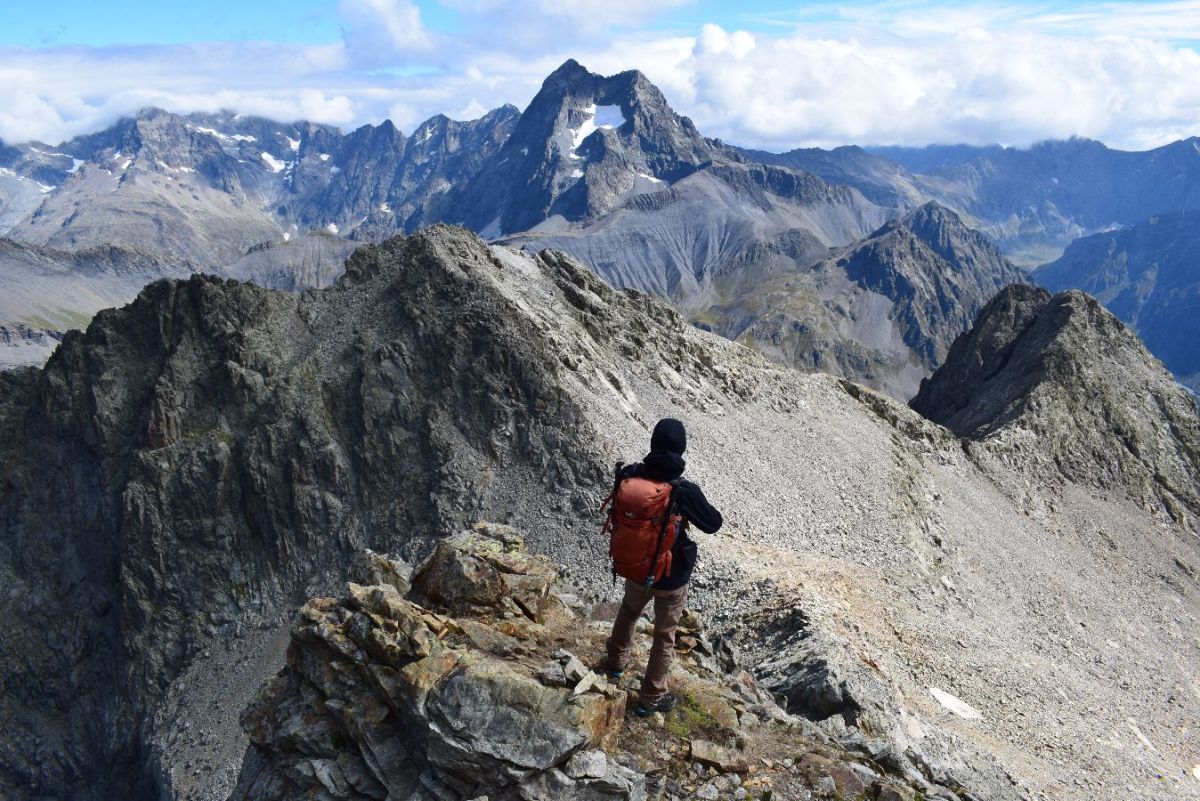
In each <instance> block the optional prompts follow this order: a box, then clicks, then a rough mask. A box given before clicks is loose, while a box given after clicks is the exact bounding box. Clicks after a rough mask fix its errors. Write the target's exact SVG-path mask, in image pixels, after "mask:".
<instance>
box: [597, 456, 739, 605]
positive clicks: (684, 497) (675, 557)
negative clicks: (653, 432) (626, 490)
mask: <svg viewBox="0 0 1200 801" xmlns="http://www.w3.org/2000/svg"><path fill="white" fill-rule="evenodd" d="M684 465H685V462H684V461H683V457H682V456H680V455H679V454H676V453H669V452H665V451H651V452H650V453H649V454H647V455H646V458H645V459H643V460H642V461H640V462H638V463H637V464H630V465H625V466H624V467H622V468H621V471H620V472H619V473H618V474H617V479H618V480H620V479H625V478H633V477H634V476H642V477H644V478H648V479H650V480H651V481H674V480H676V479H678V478H680V476H682V475H683V468H684ZM672 500H673V501H674V504H675V512H676V513H677V514H679V515H682V516H683V519H684V520H686V521H687V522H688V523H691V524H692V525H693V526H695V527H696V528H698V529H700V530H701V531H703V532H705V533H706V534H714V533H716V531H717V529H719V528H721V524H722V523H723V522H724V521H723V520H722V518H721V513H720V512H718V511H717V510H716V508H714V507H713V505H712V504H711V503H709V502H708V499H707V498H705V497H704V492H703V491H701V489H700V487H699V486H697V485H696V484H694V483H693V482H691V481H687V480H682V481H680V482H679V483H678V484H677V485H676V487H675V491H674V493H673V495H672ZM695 567H696V543H695V542H693V541H692V539H691V538H690V537H688V535H687V526H682V527H681V530H680V532H679V536H677V537H676V538H675V547H674V548H672V550H671V573H670V575H667V576H664V577H663V579H662V581H660V582H659V583H658V584H655V585H654V587H655V589H659V590H677V589H679V588H680V587H682V586H683V585H684V584H687V583H688V580H689V579H691V577H692V570H693V569H694V568H695Z"/></svg>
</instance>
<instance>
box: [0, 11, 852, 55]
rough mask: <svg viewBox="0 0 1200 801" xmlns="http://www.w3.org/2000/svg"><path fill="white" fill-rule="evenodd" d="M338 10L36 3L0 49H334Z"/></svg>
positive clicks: (661, 20) (766, 23)
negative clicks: (256, 45)
mask: <svg viewBox="0 0 1200 801" xmlns="http://www.w3.org/2000/svg"><path fill="white" fill-rule="evenodd" d="M416 5H417V7H418V8H420V10H421V17H422V20H423V21H424V23H425V25H426V27H428V28H429V29H430V30H434V31H439V32H444V33H452V32H454V31H457V30H462V29H464V28H465V27H468V26H469V21H468V20H466V19H464V17H466V16H468V15H465V14H463V13H462V12H461V11H458V10H456V9H454V8H452V7H448V6H447V5H444V4H442V3H438V2H431V1H426V2H418V3H416ZM854 5H864V4H861V3H840V4H838V5H836V6H835V5H833V4H800V3H795V2H755V3H729V2H716V0H697V2H691V3H686V4H682V5H679V6H677V7H675V8H673V9H669V10H668V11H667V12H666V13H664V14H663V15H662V16H658V17H655V18H653V19H651V20H649V21H647V22H646V23H645V25H644V26H643V27H644V29H646V30H658V31H663V32H669V31H672V30H675V31H687V30H694V29H697V28H699V27H700V26H701V25H703V24H704V23H714V24H717V25H720V26H722V27H724V28H727V29H734V28H742V29H746V30H770V29H772V28H777V27H779V26H781V25H782V26H790V25H793V24H795V23H796V22H799V21H801V20H804V21H808V22H816V21H832V20H835V19H837V18H838V17H839V12H838V7H839V6H843V7H848V6H854ZM341 25H342V22H341V18H340V17H339V15H338V3H337V2H336V0H335V1H334V2H329V1H328V0H326V1H324V2H322V1H319V0H295V1H294V2H292V1H287V2H285V0H259V1H257V2H246V0H240V1H239V0H207V1H206V2H191V3H163V2H161V1H159V2H153V1H152V0H138V2H120V3H111V4H110V3H96V2H93V1H92V0H58V1H57V2H55V3H54V4H53V13H47V11H46V7H45V6H41V5H39V4H36V3H22V4H19V5H17V4H14V7H13V8H10V9H5V12H4V26H3V29H0V44H16V45H25V46H29V47H45V46H48V45H72V44H73V45H92V46H105V45H129V44H177V43H182V42H196V41H213V40H221V41H274V42H286V43H291V44H310V45H312V44H322V43H327V42H335V41H337V40H338V39H339V37H340V36H341Z"/></svg>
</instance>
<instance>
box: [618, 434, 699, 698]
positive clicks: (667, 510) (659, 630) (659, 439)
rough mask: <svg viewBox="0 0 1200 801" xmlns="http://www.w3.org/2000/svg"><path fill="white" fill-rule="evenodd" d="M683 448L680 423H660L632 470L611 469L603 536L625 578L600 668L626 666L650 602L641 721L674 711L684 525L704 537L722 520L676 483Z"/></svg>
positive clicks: (694, 491)
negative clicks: (671, 684) (671, 677)
mask: <svg viewBox="0 0 1200 801" xmlns="http://www.w3.org/2000/svg"><path fill="white" fill-rule="evenodd" d="M686 449H687V431H686V430H685V429H684V427H683V423H681V422H679V421H678V420H674V419H671V418H664V419H662V420H659V421H658V423H657V424H656V425H655V426H654V433H653V434H652V435H651V437H650V453H648V454H646V457H645V458H644V459H642V461H641V462H638V463H637V464H632V465H622V464H620V463H618V464H617V472H616V479H615V481H614V486H613V491H612V494H611V495H609V497H608V500H606V501H605V505H606V506H609V505H610V504H611V506H609V512H608V519H607V522H606V523H605V525H604V530H605V531H606V532H608V533H609V534H610V535H611V540H610V545H609V555H610V556H612V558H613V573H614V576H615V575H620V576H623V577H624V578H625V597H624V598H623V599H622V601H621V609H620V611H619V612H617V619H616V620H615V621H613V628H612V634H611V635H610V636H609V638H608V658H607V662H606V664H605V669H606V670H607V672H608V675H609V676H610V677H611V678H613V679H619V678H620V677H621V675H622V674H623V673H624V671H625V667H626V664H627V663H628V661H629V652H630V650H631V649H632V647H633V632H634V627H635V626H636V625H637V619H638V616H639V615H641V613H642V610H643V609H645V608H646V604H648V603H649V602H650V599H651V598H653V599H654V645H653V646H652V647H651V649H650V661H649V663H648V664H647V665H646V675H645V678H644V679H643V680H642V688H641V692H640V693H639V694H638V705H637V710H636V711H637V714H638V715H639V716H640V717H647V716H649V715H652V714H654V713H655V712H668V711H670V710H672V709H674V708H675V704H676V698H675V696H674V695H672V694H671V693H669V692H667V673H668V672H669V671H670V668H671V660H672V658H673V657H674V655H675V630H676V628H678V626H679V618H680V616H681V615H682V614H683V606H684V603H685V602H686V601H687V583H688V579H690V578H691V577H692V568H694V567H695V566H696V543H694V542H693V541H692V540H691V539H689V538H688V535H687V528H688V524H689V523H690V524H692V525H695V526H696V528H698V529H700V530H701V531H704V532H706V533H708V534H712V533H715V532H716V531H717V529H719V528H720V527H721V523H722V520H721V513H720V512H718V511H717V510H716V509H714V508H713V506H712V504H710V503H709V502H708V499H706V498H705V497H704V493H703V492H701V491H700V487H698V486H696V485H695V484H693V483H692V482H690V481H685V480H683V479H682V478H681V476H682V475H683V468H684V466H685V464H686V463H685V462H684V460H683V452H684V451H685V450H686Z"/></svg>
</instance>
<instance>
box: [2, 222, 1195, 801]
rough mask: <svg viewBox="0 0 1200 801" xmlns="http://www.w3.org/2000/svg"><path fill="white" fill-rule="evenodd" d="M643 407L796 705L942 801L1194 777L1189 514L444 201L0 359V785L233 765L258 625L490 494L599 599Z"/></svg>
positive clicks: (430, 536) (153, 784) (148, 792)
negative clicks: (822, 364)
mask: <svg viewBox="0 0 1200 801" xmlns="http://www.w3.org/2000/svg"><path fill="white" fill-rule="evenodd" d="M668 415H669V416H675V417H679V418H681V419H684V420H685V421H686V422H687V424H688V428H689V443H690V448H689V453H688V458H689V467H688V475H689V476H690V477H692V478H693V479H694V480H696V481H698V482H699V483H700V484H701V485H702V486H704V488H705V491H706V493H707V494H708V495H709V497H710V498H712V499H713V500H714V502H716V503H717V504H718V506H719V507H721V508H722V510H723V511H725V512H726V521H727V522H726V527H725V528H724V529H723V530H722V532H721V533H719V534H718V535H715V536H706V535H699V534H698V535H697V536H696V539H697V540H698V542H699V546H700V552H701V555H702V562H701V566H700V568H699V572H698V573H697V575H696V578H695V581H694V582H693V587H692V591H693V604H694V606H695V607H696V608H698V609H700V610H702V611H703V612H704V616H705V618H706V619H707V620H708V621H709V631H710V632H712V633H713V634H724V635H726V636H727V637H728V638H730V639H731V640H732V641H734V642H736V644H737V645H738V646H739V647H740V648H741V649H743V650H744V651H745V652H746V653H747V660H746V663H745V664H747V665H751V666H754V673H755V677H756V680H757V681H759V682H760V683H761V685H762V686H763V687H765V688H767V689H768V690H770V691H771V692H773V693H779V694H782V695H785V696H786V697H787V698H788V701H787V705H788V711H789V713H790V714H795V715H799V716H803V717H805V718H807V719H809V720H810V722H811V723H812V724H813V725H814V726H815V727H816V728H817V729H819V730H820V731H821V732H822V733H823V734H824V735H825V736H827V737H830V738H833V739H835V740H837V741H838V742H839V743H843V744H844V745H846V747H849V748H852V749H856V750H855V753H859V754H862V755H864V756H867V757H869V758H870V759H872V760H874V761H875V762H876V763H878V764H880V765H883V764H884V763H885V762H887V761H889V760H891V761H892V762H893V763H894V764H895V765H899V766H901V768H900V769H893V770H895V771H897V772H898V773H899V775H907V773H906V772H905V771H906V770H913V771H916V773H917V774H919V775H921V776H923V777H925V779H926V780H927V781H936V782H937V783H939V784H941V785H943V786H944V787H949V788H952V789H953V791H954V793H955V794H956V795H958V796H959V797H963V796H964V795H965V794H970V795H973V796H976V797H986V798H997V799H1009V798H1014V799H1015V798H1023V797H1033V798H1037V797H1050V796H1056V797H1062V798H1080V799H1082V798H1094V797H1106V796H1108V797H1111V796H1116V797H1130V796H1136V795H1137V794H1138V793H1142V794H1147V795H1152V794H1154V793H1156V792H1161V791H1162V788H1163V787H1167V788H1168V790H1169V793H1170V794H1171V795H1173V796H1174V797H1180V798H1187V797H1189V796H1194V795H1196V787H1195V785H1194V784H1192V783H1191V782H1193V781H1194V779H1193V778H1192V777H1191V774H1190V772H1189V771H1190V770H1191V767H1192V766H1193V765H1194V761H1193V757H1192V754H1191V752H1190V751H1189V748H1188V745H1187V742H1186V739H1185V736H1184V735H1182V734H1181V732H1182V731H1184V729H1185V728H1186V727H1187V726H1189V725H1190V721H1192V720H1194V719H1195V717H1196V714H1197V711H1196V707H1195V703H1194V701H1193V700H1192V698H1193V696H1192V695H1190V694H1189V692H1190V691H1189V689H1188V688H1189V686H1190V685H1189V684H1188V682H1189V681H1190V680H1191V677H1190V673H1188V671H1187V670H1186V666H1188V665H1191V664H1195V662H1196V660H1197V659H1198V658H1200V653H1197V650H1196V644H1195V642H1194V640H1193V639H1190V638H1189V635H1188V633H1189V632H1190V631H1192V630H1194V627H1195V625H1196V624H1197V621H1198V619H1200V611H1198V610H1200V598H1198V596H1197V593H1198V592H1200V591H1198V589H1197V586H1196V582H1195V570H1196V567H1195V566H1196V565H1197V564H1200V556H1198V554H1197V546H1196V542H1195V537H1194V535H1193V534H1191V533H1190V532H1189V531H1188V530H1187V528H1186V527H1184V526H1183V525H1181V524H1177V523H1174V522H1172V521H1171V520H1170V519H1168V518H1167V517H1165V516H1162V515H1159V516H1154V515H1150V514H1147V513H1146V511H1145V510H1143V509H1142V508H1141V506H1140V505H1138V504H1135V503H1131V502H1130V500H1129V493H1128V491H1126V490H1125V489H1124V488H1123V487H1121V486H1119V485H1112V486H1097V485H1094V484H1090V483H1074V482H1071V481H1060V482H1055V483H1049V484H1042V483H1039V482H1034V481H1033V480H1032V472H1031V471H1029V470H1028V469H1027V465H1026V463H1025V462H1022V461H1020V460H1019V459H1014V460H1013V461H1012V462H1011V463H1010V464H1006V463H1005V462H1004V461H1003V460H999V459H990V458H989V457H988V453H987V451H985V450H982V449H976V448H974V447H968V448H967V449H966V450H964V448H963V446H962V444H961V441H960V440H959V439H958V438H956V437H955V436H954V435H953V434H951V433H950V432H949V431H947V430H946V429H945V428H943V427H941V426H938V425H936V424H934V423H931V422H929V421H927V420H924V419H923V418H921V417H920V416H919V415H917V414H916V413H914V412H913V411H912V410H910V409H907V408H906V407H904V406H902V405H899V404H896V403H894V402H892V401H889V400H888V399H887V398H886V397H884V396H881V395H877V394H876V393H874V392H872V391H871V390H869V389H866V388H863V387H861V386H858V385H855V384H852V383H850V382H845V381H839V380H836V379H833V378H830V377H828V376H822V375H810V374H802V373H799V372H797V371H795V370H790V369H786V368H783V367H780V366H778V365H773V364H771V363H769V362H767V361H765V360H764V359H763V358H761V357H760V356H759V355H757V354H755V353H753V352H751V351H749V350H747V349H745V348H742V347H740V346H738V345H735V344H733V343H730V342H728V341H726V340H722V339H721V338H719V337H717V336H715V335H712V334H709V333H705V332H702V331H698V330H695V329H694V328H692V327H691V326H689V325H688V324H687V323H686V321H685V320H684V319H683V318H682V317H681V316H680V315H679V314H678V313H677V312H675V311H673V310H672V309H671V307H670V306H668V305H667V304H665V303H663V302H661V301H658V300H655V299H653V298H651V297H647V296H646V295H644V294H642V293H639V292H636V291H630V290H625V291H619V290H614V289H612V288H611V287H609V286H608V285H606V284H605V283H604V282H603V281H602V280H601V279H599V278H598V277H597V276H596V275H594V274H593V273H591V272H589V271H588V270H587V269H586V268H584V267H582V266H581V265H579V264H578V263H577V262H575V261H574V260H573V259H571V258H569V257H567V256H565V255H563V254H561V253H555V252H542V253H538V254H527V253H519V252H515V251H512V250H509V249H506V248H503V247H498V246H492V247H489V246H488V245H487V244H485V243H484V242H482V241H480V240H479V239H478V238H477V237H475V236H473V235H471V234H469V233H468V232H465V231H462V230H459V229H454V228H450V227H445V226H441V227H435V228H433V229H430V230H428V231H425V232H422V233H420V234H417V235H414V236H412V237H407V238H399V239H395V240H390V241H388V242H386V243H384V244H382V245H378V246H366V247H364V248H363V249H361V250H360V251H358V252H357V253H356V254H355V255H354V256H353V257H352V258H351V259H350V263H349V267H348V269H347V274H346V277H344V278H343V279H342V280H341V281H340V282H339V283H338V284H337V285H335V286H334V287H331V288H329V289H325V290H315V291H312V292H307V293H304V294H303V295H302V296H300V297H297V296H294V295H288V294H284V293H280V292H272V291H268V290H264V289H261V288H258V287H255V286H252V285H248V284H241V283H236V282H230V281H226V280H220V279H216V278H212V277H193V278H190V279H188V280H187V281H182V282H159V283H156V284H153V285H151V286H150V287H149V288H147V289H146V290H145V291H144V292H143V293H142V294H141V296H140V297H139V298H138V299H137V300H136V301H135V302H134V303H132V304H130V305H129V306H128V307H126V308H123V309H116V310H109V311H104V312H101V313H100V314H99V315H97V316H96V318H95V319H94V320H93V321H92V323H91V325H90V326H89V328H88V331H87V332H84V333H72V334H68V335H67V336H66V337H65V338H64V342H63V345H62V346H61V347H60V349H59V351H58V352H57V354H56V355H55V356H54V357H53V358H52V359H51V361H50V362H49V364H48V365H47V366H46V368H45V369H44V370H41V371H37V370H28V369H27V370H20V371H15V372H8V373H5V374H3V375H0V477H2V479H0V481H2V482H3V483H2V484H0V584H2V585H3V586H5V587H7V588H10V589H9V590H8V592H7V593H6V594H5V595H4V596H3V597H0V611H2V612H3V614H4V615H5V619H6V620H7V621H9V624H8V625H6V626H5V627H4V628H3V629H0V655H6V656H3V657H2V658H3V666H2V668H3V675H4V676H5V679H6V693H7V695H6V703H5V704H4V705H3V706H2V707H0V731H2V732H3V735H2V736H3V745H4V747H3V749H0V787H3V791H4V792H5V794H6V795H9V796H12V797H16V798H24V797H36V796H38V795H39V794H40V795H43V796H44V795H58V796H69V797H75V798H85V799H86V798H102V797H108V796H113V795H117V796H120V797H130V798H141V797H147V798H149V797H155V798H157V797H162V796H164V795H166V796H174V797H176V798H179V799H184V798H188V799H191V798H196V799H199V798H209V797H212V796H211V795H205V792H206V791H207V792H210V793H211V792H213V788H218V789H221V788H223V789H224V790H228V789H230V788H232V786H233V783H234V782H235V780H236V777H237V775H238V773H239V771H240V770H241V768H242V755H243V752H244V746H245V742H246V741H245V739H244V735H242V734H240V733H239V732H238V729H237V725H236V719H237V716H238V714H239V713H240V712H241V711H242V709H243V706H244V704H243V699H246V700H248V699H249V698H250V697H251V696H252V695H253V692H254V691H255V690H256V689H257V687H258V686H259V684H260V683H261V681H262V678H263V676H264V675H265V674H266V673H267V672H269V671H272V670H274V669H277V668H278V666H279V664H280V662H278V661H275V660H276V659H280V660H282V658H283V655H282V653H281V650H282V648H283V645H284V643H285V641H286V633H284V632H281V631H280V622H281V619H282V618H283V617H285V616H286V615H288V614H289V612H290V610H292V609H294V608H296V607H297V606H299V605H301V604H302V603H304V602H305V600H306V599H310V598H312V597H314V596H338V595H341V591H340V590H338V587H339V586H340V585H341V582H342V581H343V580H344V576H345V575H346V570H347V568H348V566H349V565H351V564H352V563H353V562H354V561H355V559H356V558H357V556H358V555H359V554H360V553H361V551H362V549H363V548H371V549H373V550H376V551H380V552H382V551H388V552H393V553H398V554H400V555H401V556H403V557H405V558H406V559H408V560H409V561H412V562H416V561H418V560H419V559H420V558H421V557H423V556H424V555H426V554H428V553H430V552H431V551H433V550H434V548H433V544H434V542H435V541H436V540H437V538H439V537H441V536H444V535H446V534H450V533H453V532H455V531H459V530H461V529H462V528H463V527H464V526H465V525H468V524H470V523H472V522H474V521H476V520H480V519H487V520H498V521H501V522H503V523H507V524H510V525H513V526H515V527H517V528H519V529H520V530H522V531H523V532H525V534H526V537H527V539H528V541H529V543H530V546H531V548H532V549H534V550H535V551H537V552H540V553H544V554H546V555H547V556H548V557H549V558H550V559H552V560H553V561H554V562H555V563H557V564H559V565H561V566H562V567H563V571H562V572H563V573H564V575H565V578H566V580H567V581H568V582H569V583H570V584H571V585H574V586H576V587H579V588H582V589H581V590H578V592H582V593H585V594H590V595H591V596H592V597H589V598H586V599H585V600H586V601H587V602H589V603H595V602H604V601H606V600H609V598H608V597H606V596H608V594H609V590H608V587H609V586H610V585H609V584H608V581H609V579H608V576H607V574H606V570H605V564H604V559H603V556H602V554H601V553H600V551H601V550H602V549H601V548H600V547H599V545H598V543H597V542H596V541H595V531H596V525H598V523H597V524H596V525H594V524H593V523H592V522H590V521H592V520H594V513H595V512H594V510H595V506H596V504H597V502H598V499H599V498H600V497H601V496H602V495H603V494H604V490H605V487H606V485H607V483H608V481H609V475H610V474H609V471H610V470H611V465H612V463H613V462H614V461H615V460H617V459H623V460H625V461H629V460H630V459H632V458H636V457H637V455H639V454H640V453H641V452H642V451H643V449H644V448H645V443H646V438H647V435H648V431H649V429H650V427H651V426H652V425H653V423H654V421H655V420H657V419H658V418H659V417H662V416H668ZM1147 419H1148V420H1153V418H1149V417H1148V418H1147ZM1158 436H1161V437H1163V438H1168V437H1172V436H1174V434H1173V433H1172V431H1171V427H1170V425H1169V424H1168V423H1167V422H1166V421H1165V420H1164V421H1163V423H1162V424H1161V425H1160V426H1159V428H1158ZM1064 564H1069V565H1072V566H1073V568H1074V569H1073V570H1069V571H1068V570H1063V569H1061V565H1064ZM357 583H361V582H357ZM370 583H372V584H377V583H379V582H378V581H376V580H372V581H371V582H370ZM510 611H511V610H510ZM339 614H340V613H339ZM464 614H466V613H464ZM713 642H715V637H714V639H713ZM18 654H19V655H20V656H19V657H18V658H9V657H8V656H7V655H18ZM276 655H278V656H276ZM1164 699H1165V700H1164ZM1098 739H1099V740H1100V741H1099V742H1098ZM791 756H792V755H788V757H789V758H791ZM770 758H771V759H774V757H770ZM189 762H190V763H191V764H190V765H189ZM905 765H907V766H908V768H904V766H905ZM184 775H186V776H188V777H189V778H188V781H187V782H186V783H185V782H183V781H182V780H180V779H179V777H182V776H184ZM172 776H173V777H176V779H168V778H167V777H172ZM706 792H707V791H706Z"/></svg>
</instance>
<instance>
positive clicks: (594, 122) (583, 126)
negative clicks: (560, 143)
mask: <svg viewBox="0 0 1200 801" xmlns="http://www.w3.org/2000/svg"><path fill="white" fill-rule="evenodd" d="M583 114H584V119H583V122H582V123H580V125H579V128H577V129H576V130H575V137H574V141H573V144H572V146H571V153H570V156H571V158H573V159H578V158H582V156H580V155H579V153H578V150H579V146H580V145H582V144H583V140H584V139H587V138H588V137H589V136H591V135H592V134H593V133H595V132H596V130H597V129H599V128H619V127H621V126H622V125H624V124H625V123H626V122H628V120H627V119H625V113H624V112H623V111H622V110H621V107H620V106H597V105H596V104H595V103H593V104H591V105H590V106H588V107H587V108H585V109H583Z"/></svg>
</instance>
